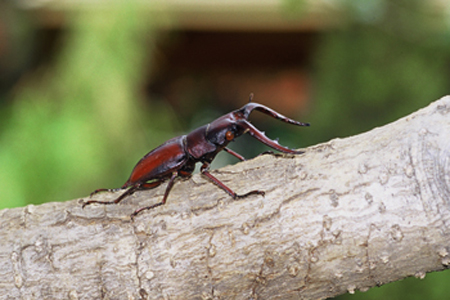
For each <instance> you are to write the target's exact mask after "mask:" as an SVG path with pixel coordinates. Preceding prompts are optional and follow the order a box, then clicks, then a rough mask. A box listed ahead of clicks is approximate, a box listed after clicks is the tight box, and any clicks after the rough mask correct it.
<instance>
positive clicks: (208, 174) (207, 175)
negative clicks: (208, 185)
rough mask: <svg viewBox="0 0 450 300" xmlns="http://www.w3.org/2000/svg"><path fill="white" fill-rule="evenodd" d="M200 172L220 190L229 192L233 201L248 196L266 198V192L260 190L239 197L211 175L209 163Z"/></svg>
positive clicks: (205, 163)
mask: <svg viewBox="0 0 450 300" xmlns="http://www.w3.org/2000/svg"><path fill="white" fill-rule="evenodd" d="M200 171H201V172H202V174H203V175H205V176H206V177H208V178H209V179H210V180H211V181H212V182H214V183H215V184H217V185H218V186H219V187H220V188H222V189H223V190H225V192H227V193H228V194H229V195H230V196H231V197H233V199H238V198H245V197H247V196H250V195H262V196H264V195H265V194H266V193H265V192H264V191H260V190H254V191H250V192H248V193H245V194H242V195H238V194H236V193H235V192H234V191H233V190H232V189H230V188H229V187H227V186H226V185H225V184H223V183H222V182H221V181H220V180H219V179H217V178H216V177H214V176H213V175H211V173H209V163H208V162H203V165H202V167H201V168H200Z"/></svg>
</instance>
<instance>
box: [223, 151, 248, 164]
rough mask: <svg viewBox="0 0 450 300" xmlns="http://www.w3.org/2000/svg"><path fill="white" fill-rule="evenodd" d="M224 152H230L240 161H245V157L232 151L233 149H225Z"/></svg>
mask: <svg viewBox="0 0 450 300" xmlns="http://www.w3.org/2000/svg"><path fill="white" fill-rule="evenodd" d="M223 150H225V152H228V153H230V154H231V155H234V156H236V157H237V158H238V159H240V160H242V161H244V160H245V157H243V156H242V155H240V154H239V153H237V152H234V151H233V150H231V149H228V148H223Z"/></svg>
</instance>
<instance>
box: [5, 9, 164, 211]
mask: <svg viewBox="0 0 450 300" xmlns="http://www.w3.org/2000/svg"><path fill="white" fill-rule="evenodd" d="M146 18H147V19H148V17H145V16H144V14H143V12H142V10H140V9H139V6H138V5H136V4H135V3H134V2H132V1H129V2H120V1H118V2H114V4H111V5H110V6H109V9H108V10H95V9H94V10H89V11H87V10H85V11H79V12H76V13H73V14H72V15H70V17H69V21H68V22H67V23H68V26H69V32H70V33H69V34H68V36H67V38H66V40H65V42H64V43H63V44H62V49H61V51H60V56H59V57H58V59H57V61H56V62H55V63H54V65H53V66H50V67H46V68H43V69H40V70H38V71H36V72H34V73H33V74H29V75H28V76H27V77H26V78H24V79H23V80H22V81H21V82H20V83H19V84H18V85H17V86H16V88H15V93H14V96H13V101H11V103H12V104H11V106H10V107H8V108H6V109H4V110H3V114H2V115H3V116H4V117H5V118H2V121H1V122H2V126H1V127H2V128H3V131H2V133H1V136H0V145H1V148H0V165H1V166H2V167H1V169H0V189H1V190H2V193H1V196H0V198H1V201H0V207H1V208H4V207H15V206H23V205H25V204H27V203H41V202H44V201H61V200H67V199H71V198H74V197H76V196H79V197H82V196H86V195H88V194H89V193H90V192H91V191H92V190H94V189H96V188H100V187H111V188H112V187H120V186H121V185H122V184H123V183H124V182H125V181H126V179H127V176H128V175H129V173H130V171H131V167H130V166H134V164H135V163H136V162H137V161H138V159H139V158H140V157H142V156H143V155H144V154H145V153H146V152H147V151H148V147H149V145H150V147H151V146H157V145H158V144H159V143H160V142H162V141H164V140H165V139H167V137H168V136H171V135H172V133H170V132H171V131H172V130H173V127H172V126H171V119H172V118H171V116H172V114H171V112H170V110H169V109H168V108H166V107H165V106H163V105H162V104H157V103H152V104H151V107H150V104H145V105H144V103H143V102H140V101H138V100H139V96H140V95H138V94H137V93H136V91H138V90H139V89H138V87H139V86H140V80H141V78H142V76H143V72H144V66H146V65H147V64H148V63H149V62H148V61H147V57H148V56H147V55H146V53H144V50H146V49H147V50H148V47H149V45H151V43H152V39H151V38H152V36H151V35H150V34H149V33H151V31H150V26H151V24H150V23H149V22H148V21H147V20H146ZM144 129H145V133H144ZM146 136H147V137H146ZM150 136H151V138H152V139H151V141H149V137H150Z"/></svg>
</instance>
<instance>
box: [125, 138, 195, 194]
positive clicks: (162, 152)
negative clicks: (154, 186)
mask: <svg viewBox="0 0 450 300" xmlns="http://www.w3.org/2000/svg"><path fill="white" fill-rule="evenodd" d="M185 137H186V136H185V135H183V136H178V137H176V138H173V139H170V140H168V141H167V142H165V143H164V144H162V145H161V146H159V147H157V148H155V149H153V150H152V151H150V152H149V153H147V155H145V156H144V157H143V158H142V159H141V160H140V161H139V162H138V163H137V164H136V166H135V167H134V169H133V171H132V172H131V175H130V178H129V179H128V181H127V182H126V183H125V185H126V186H130V185H133V184H134V183H137V182H142V183H143V182H146V181H149V180H152V179H157V178H164V177H170V175H171V173H172V172H173V171H176V170H178V169H179V168H180V166H181V165H183V164H184V163H185V161H186V159H187V156H186V153H185V151H184V143H183V140H184V139H185Z"/></svg>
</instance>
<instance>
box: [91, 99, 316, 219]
mask: <svg viewBox="0 0 450 300" xmlns="http://www.w3.org/2000/svg"><path fill="white" fill-rule="evenodd" d="M251 100H252V95H251V96H250V102H249V103H248V104H246V105H244V106H243V107H242V108H240V109H238V110H235V111H232V112H230V113H228V114H226V115H224V116H222V117H220V118H218V119H217V120H214V121H212V122H211V123H209V124H207V125H204V126H201V127H199V128H197V129H195V130H194V131H192V132H191V133H189V134H187V135H182V136H178V137H175V138H172V139H170V140H168V141H167V142H165V143H164V144H162V145H161V146H159V147H157V148H155V149H154V150H152V151H150V152H149V153H147V154H146V155H145V156H144V157H143V158H142V159H141V160H140V161H139V162H138V163H137V164H136V166H135V167H134V169H133V171H132V172H131V175H130V178H128V180H127V182H125V184H124V185H123V186H122V187H121V188H118V189H98V190H95V191H94V192H93V193H91V196H92V195H94V194H96V193H98V192H103V191H108V192H115V191H119V190H121V189H127V188H128V189H127V190H126V191H125V192H124V193H123V194H122V195H120V196H119V197H118V198H117V199H115V200H113V201H107V202H104V201H97V200H89V201H86V202H85V203H84V204H83V208H84V207H85V206H86V205H89V204H92V203H99V204H117V203H119V202H120V201H122V200H123V199H124V198H125V197H127V196H129V195H131V194H133V193H134V192H136V191H138V190H145V189H152V188H155V187H157V186H159V185H160V184H161V183H163V182H164V181H166V180H167V179H169V183H168V184H167V187H166V191H165V193H164V196H163V199H162V201H161V202H158V203H156V204H153V205H150V206H147V207H142V208H140V209H137V210H136V211H135V212H134V213H133V214H132V217H134V216H136V215H137V214H138V213H140V212H141V211H143V210H148V209H152V208H155V207H157V206H160V205H163V204H165V203H166V200H167V197H168V196H169V192H170V190H171V189H172V187H173V184H174V182H175V178H177V177H188V176H190V175H191V174H192V172H193V171H194V168H195V164H196V163H197V162H201V163H202V166H201V168H200V172H201V173H202V174H203V175H205V176H206V177H208V178H209V179H210V180H211V181H212V182H214V183H215V184H217V185H218V186H219V187H220V188H222V189H223V190H225V191H226V192H227V193H228V194H230V196H231V197H233V199H236V198H243V197H247V196H249V195H254V194H258V195H264V192H263V191H259V190H253V191H250V192H247V193H245V194H242V195H238V194H236V193H235V192H234V191H233V190H232V189H230V188H229V187H228V186H226V185H225V184H223V183H222V182H221V181H220V180H219V179H217V178H216V177H214V176H213V175H212V174H211V173H209V167H210V164H211V162H212V160H213V159H214V158H215V157H216V155H217V153H219V152H220V151H222V150H225V151H226V152H228V153H230V154H231V155H234V156H235V157H237V158H238V159H240V160H242V161H243V160H245V159H244V157H243V156H241V155H240V154H238V153H236V152H234V151H233V150H231V149H228V148H227V147H226V146H227V145H228V144H229V143H230V142H232V141H234V139H235V138H237V137H239V136H241V135H243V134H244V133H248V134H250V135H251V136H253V137H254V138H256V139H257V140H259V141H260V142H262V143H263V144H265V145H267V146H269V147H271V148H273V149H276V150H278V151H281V152H284V153H291V154H301V153H303V152H302V151H297V150H292V149H289V148H286V147H283V146H281V145H280V144H278V142H277V141H273V140H271V139H269V138H267V137H266V136H265V135H264V133H263V132H261V131H259V130H258V129H257V128H256V127H255V126H253V125H252V124H251V123H250V122H249V121H248V120H247V119H248V116H249V115H250V113H251V112H252V111H253V110H257V111H260V112H262V113H265V114H267V115H269V116H271V117H273V118H275V119H278V120H281V121H284V122H286V123H289V124H294V125H298V126H309V123H302V122H298V121H295V120H292V119H289V118H287V117H285V116H283V115H282V114H280V113H278V112H276V111H274V110H273V109H271V108H268V107H266V106H264V105H262V104H258V103H255V102H251Z"/></svg>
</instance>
